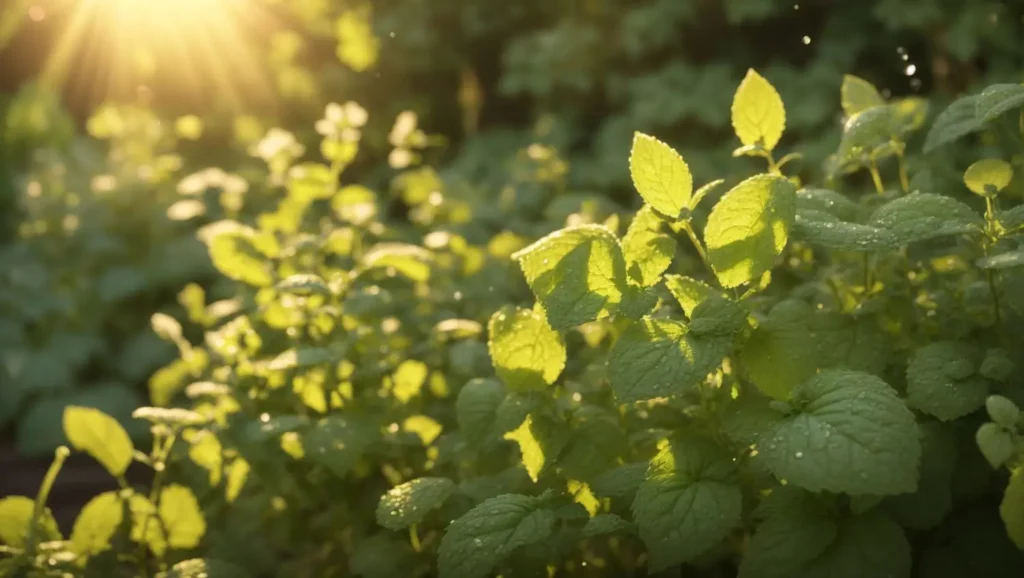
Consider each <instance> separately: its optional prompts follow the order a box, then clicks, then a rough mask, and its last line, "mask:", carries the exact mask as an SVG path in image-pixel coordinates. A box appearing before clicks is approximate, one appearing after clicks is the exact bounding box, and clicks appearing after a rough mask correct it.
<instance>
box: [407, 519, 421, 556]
mask: <svg viewBox="0 0 1024 578" xmlns="http://www.w3.org/2000/svg"><path fill="white" fill-rule="evenodd" d="M409 541H410V542H412V549H413V550H415V551H417V552H421V551H423V544H421V543H420V535H419V532H418V531H417V530H416V524H413V525H411V526H409Z"/></svg>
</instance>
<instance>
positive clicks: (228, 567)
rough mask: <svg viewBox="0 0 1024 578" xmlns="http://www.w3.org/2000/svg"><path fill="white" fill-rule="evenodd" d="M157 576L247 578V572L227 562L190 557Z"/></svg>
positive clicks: (164, 577) (170, 577)
mask: <svg viewBox="0 0 1024 578" xmlns="http://www.w3.org/2000/svg"><path fill="white" fill-rule="evenodd" d="M156 577H157V578H249V574H248V573H247V572H245V571H244V570H242V569H241V568H239V567H238V566H235V565H234V564H229V563H227V562H222V561H220V560H207V559H203V558H192V559H191V560H183V561H181V562H178V563H177V564H175V565H174V566H171V569H170V570H168V571H167V572H160V573H159V574H157V575H156Z"/></svg>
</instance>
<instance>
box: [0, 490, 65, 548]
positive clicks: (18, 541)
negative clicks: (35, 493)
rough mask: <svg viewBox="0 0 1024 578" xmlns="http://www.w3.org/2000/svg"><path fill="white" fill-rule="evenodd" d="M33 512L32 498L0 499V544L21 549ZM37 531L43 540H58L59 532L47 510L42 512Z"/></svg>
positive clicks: (10, 497) (11, 497) (33, 503)
mask: <svg viewBox="0 0 1024 578" xmlns="http://www.w3.org/2000/svg"><path fill="white" fill-rule="evenodd" d="M34 510H35V501H34V500H32V498H28V497H25V496H8V497H6V498H3V499H0V542H2V543H4V544H7V545H8V546H11V547H13V548H22V547H23V546H24V545H25V538H27V537H28V530H29V526H30V525H31V524H32V514H33V511H34ZM38 531H39V532H40V538H42V539H43V540H59V539H60V530H59V529H58V528H57V522H56V521H55V520H54V519H53V514H52V513H50V509H49V508H46V509H45V510H44V511H43V515H42V519H41V520H40V521H39V526H38ZM43 540H41V541H43Z"/></svg>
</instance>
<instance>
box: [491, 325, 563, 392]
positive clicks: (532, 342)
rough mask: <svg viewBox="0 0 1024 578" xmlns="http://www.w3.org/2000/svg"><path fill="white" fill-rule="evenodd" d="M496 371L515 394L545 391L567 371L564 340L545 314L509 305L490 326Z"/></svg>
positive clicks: (492, 355)
mask: <svg viewBox="0 0 1024 578" xmlns="http://www.w3.org/2000/svg"><path fill="white" fill-rule="evenodd" d="M487 331H488V333H489V334H490V339H488V341H487V346H488V350H489V351H490V354H491V360H492V363H494V370H495V372H496V373H497V374H498V377H499V378H500V379H501V380H502V381H503V382H504V383H505V385H507V386H508V387H509V389H511V390H513V391H530V390H542V389H545V388H547V386H549V385H551V384H553V383H555V380H557V379H558V376H559V375H561V373H562V369H564V368H565V358H566V354H565V340H564V339H563V338H562V336H561V334H559V333H558V332H557V331H555V330H554V329H552V328H551V326H550V325H549V324H548V321H547V319H546V318H545V317H544V312H543V311H538V310H537V309H519V308H513V307H511V306H506V307H504V308H502V309H499V310H498V311H497V312H496V313H495V314H494V315H493V316H492V317H491V321H490V323H488V324H487Z"/></svg>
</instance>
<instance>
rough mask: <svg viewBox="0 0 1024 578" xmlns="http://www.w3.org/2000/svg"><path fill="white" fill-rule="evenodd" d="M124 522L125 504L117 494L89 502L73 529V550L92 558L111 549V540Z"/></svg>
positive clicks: (109, 493)
mask: <svg viewBox="0 0 1024 578" xmlns="http://www.w3.org/2000/svg"><path fill="white" fill-rule="evenodd" d="M123 520H124V502H123V500H122V499H121V497H120V496H119V495H118V493H117V492H104V493H102V494H100V495H98V496H96V497H94V498H93V499H91V500H89V502H88V503H87V504H85V506H84V507H82V511H81V512H79V514H78V517H77V518H75V525H74V527H73V528H72V529H71V546H70V548H71V550H72V551H74V552H75V553H76V554H78V555H83V556H91V555H93V554H98V553H99V552H102V551H104V550H107V549H109V548H110V540H111V538H112V537H113V536H114V533H115V532H117V529H118V528H119V527H120V526H121V522H122V521H123Z"/></svg>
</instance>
